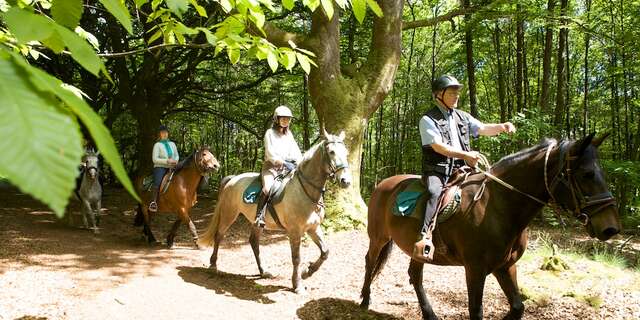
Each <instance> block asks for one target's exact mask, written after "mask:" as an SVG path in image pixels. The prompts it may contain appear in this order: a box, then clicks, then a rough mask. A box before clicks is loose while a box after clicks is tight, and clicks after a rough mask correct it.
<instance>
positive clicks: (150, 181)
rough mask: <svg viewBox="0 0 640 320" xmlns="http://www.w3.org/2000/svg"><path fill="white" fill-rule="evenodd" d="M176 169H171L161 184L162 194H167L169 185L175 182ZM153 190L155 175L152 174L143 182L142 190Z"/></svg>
mask: <svg viewBox="0 0 640 320" xmlns="http://www.w3.org/2000/svg"><path fill="white" fill-rule="evenodd" d="M175 172H176V170H175V169H169V171H167V173H165V174H164V176H163V177H162V182H161V183H160V194H163V193H165V192H167V190H168V189H169V185H171V181H173V175H174V174H175ZM151 188H153V175H152V174H150V175H148V176H146V177H144V179H143V180H142V189H143V190H145V191H151Z"/></svg>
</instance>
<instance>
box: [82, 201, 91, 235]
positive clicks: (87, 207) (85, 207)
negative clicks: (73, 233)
mask: <svg viewBox="0 0 640 320" xmlns="http://www.w3.org/2000/svg"><path fill="white" fill-rule="evenodd" d="M89 215H92V209H91V204H90V203H89V201H87V200H82V224H83V225H84V228H85V229H87V230H89V220H88V219H87V216H89Z"/></svg>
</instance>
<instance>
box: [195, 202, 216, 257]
mask: <svg viewBox="0 0 640 320" xmlns="http://www.w3.org/2000/svg"><path fill="white" fill-rule="evenodd" d="M220 216H221V213H220V204H218V205H216V209H215V210H214V211H213V217H211V221H209V226H208V227H207V229H206V230H205V231H204V233H203V234H201V235H199V236H198V244H199V245H201V246H204V247H211V246H212V245H213V241H214V240H215V238H216V234H217V233H218V226H219V225H220Z"/></svg>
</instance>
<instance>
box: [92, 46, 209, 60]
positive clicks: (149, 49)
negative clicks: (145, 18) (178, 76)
mask: <svg viewBox="0 0 640 320" xmlns="http://www.w3.org/2000/svg"><path fill="white" fill-rule="evenodd" d="M174 47H180V48H195V49H206V48H213V46H212V45H211V44H209V43H185V44H178V43H163V44H158V45H155V46H151V47H147V48H142V49H137V50H131V51H126V52H116V53H99V54H98V56H99V57H103V58H124V57H126V56H130V55H135V54H139V53H144V52H149V53H151V52H152V51H154V50H159V49H164V48H167V49H168V48H174Z"/></svg>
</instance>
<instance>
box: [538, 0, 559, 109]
mask: <svg viewBox="0 0 640 320" xmlns="http://www.w3.org/2000/svg"><path fill="white" fill-rule="evenodd" d="M555 5H556V1H555V0H549V2H548V3H547V11H548V14H549V15H550V16H551V15H553V10H554V8H555ZM550 24H551V21H550V20H547V27H546V28H545V40H544V57H543V58H542V87H541V88H540V89H541V93H540V109H541V110H542V111H544V112H546V111H547V109H548V106H549V92H550V91H551V90H550V89H551V88H550V83H551V55H552V54H553V29H552V28H551V26H550Z"/></svg>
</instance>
